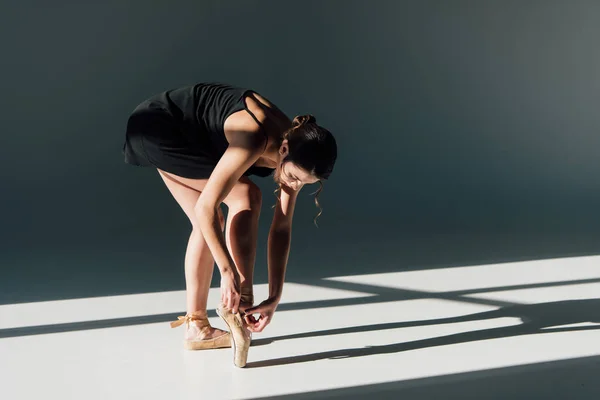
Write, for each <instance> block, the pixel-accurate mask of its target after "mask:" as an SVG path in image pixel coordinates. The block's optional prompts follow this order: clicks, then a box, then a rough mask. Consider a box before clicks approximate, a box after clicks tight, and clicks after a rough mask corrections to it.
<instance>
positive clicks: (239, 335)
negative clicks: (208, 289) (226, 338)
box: [216, 304, 251, 368]
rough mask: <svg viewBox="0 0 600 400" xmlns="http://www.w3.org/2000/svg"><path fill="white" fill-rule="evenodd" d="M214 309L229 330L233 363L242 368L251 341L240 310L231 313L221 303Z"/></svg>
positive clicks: (244, 364) (246, 358)
mask: <svg viewBox="0 0 600 400" xmlns="http://www.w3.org/2000/svg"><path fill="white" fill-rule="evenodd" d="M216 311H217V314H218V315H219V316H220V317H221V318H222V319H223V321H225V323H226V324H227V326H228V327H229V331H230V332H231V339H232V340H231V344H232V347H233V364H234V365H235V366H236V367H238V368H244V367H245V366H246V362H247V360H248V349H249V348H250V342H251V332H250V331H249V330H248V329H247V328H246V322H245V321H244V317H242V314H241V313H240V312H237V313H235V314H234V313H232V312H231V310H230V309H228V308H225V307H223V305H222V304H221V305H220V306H219V307H218V308H217V310H216Z"/></svg>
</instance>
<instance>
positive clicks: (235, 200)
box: [223, 177, 262, 310]
mask: <svg viewBox="0 0 600 400" xmlns="http://www.w3.org/2000/svg"><path fill="white" fill-rule="evenodd" d="M223 202H224V203H225V204H226V205H227V207H228V213H227V222H226V228H225V230H226V242H227V248H228V249H229V252H230V254H231V256H232V257H233V260H234V261H235V264H236V267H237V270H238V272H239V274H240V284H241V291H242V300H243V302H240V309H242V310H244V309H246V308H248V307H251V306H252V299H251V295H252V293H253V291H252V284H253V276H254V263H255V260H256V243H257V239H258V219H259V216H260V209H261V205H262V196H261V192H260V188H259V187H258V186H257V185H256V184H255V183H254V182H252V181H251V180H250V179H249V178H248V177H243V178H241V179H240V181H239V183H238V184H237V185H235V186H234V188H233V189H232V190H231V192H230V193H229V194H228V195H227V197H226V198H225V200H224V201H223Z"/></svg>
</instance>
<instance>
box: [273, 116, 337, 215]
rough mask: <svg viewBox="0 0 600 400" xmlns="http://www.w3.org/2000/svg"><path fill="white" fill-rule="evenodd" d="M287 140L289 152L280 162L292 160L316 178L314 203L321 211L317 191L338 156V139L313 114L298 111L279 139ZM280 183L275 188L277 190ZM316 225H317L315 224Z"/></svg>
mask: <svg viewBox="0 0 600 400" xmlns="http://www.w3.org/2000/svg"><path fill="white" fill-rule="evenodd" d="M286 139H287V141H288V146H289V152H288V154H287V156H286V157H285V158H284V159H283V160H282V162H284V163H285V162H293V163H294V164H295V165H297V166H298V167H300V168H302V169H304V170H305V171H307V172H308V173H310V174H311V175H313V176H314V177H316V178H317V179H318V180H319V184H320V187H319V189H318V190H317V191H316V192H314V193H311V194H315V193H316V196H315V204H316V205H317V207H319V213H318V214H317V216H316V217H315V219H314V223H315V225H317V218H318V217H319V216H320V215H321V213H322V212H323V209H322V208H321V206H320V204H319V194H320V193H321V191H322V190H323V182H322V181H323V180H326V179H328V178H329V176H330V175H331V173H332V172H333V166H334V165H335V161H336V159H337V143H336V141H335V138H334V137H333V135H332V134H331V132H329V131H328V130H327V129H325V128H323V127H322V126H319V125H318V124H317V120H316V118H315V117H314V116H312V115H310V114H307V115H298V116H296V117H295V118H294V120H293V121H292V127H291V128H290V129H288V130H287V131H285V132H284V133H283V135H282V137H281V141H283V140H286ZM280 189H281V186H280V187H279V188H278V189H277V190H275V192H277V191H279V190H280ZM317 227H318V225H317Z"/></svg>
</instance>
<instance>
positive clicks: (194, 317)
mask: <svg viewBox="0 0 600 400" xmlns="http://www.w3.org/2000/svg"><path fill="white" fill-rule="evenodd" d="M192 321H204V322H206V325H208V319H207V318H206V316H205V315H203V314H200V313H192V314H186V315H184V316H179V317H177V321H173V322H171V328H177V327H178V326H181V325H183V324H184V323H185V324H186V327H188V328H189V326H190V322H192ZM203 325H204V324H203ZM203 327H204V326H201V327H200V326H199V328H203Z"/></svg>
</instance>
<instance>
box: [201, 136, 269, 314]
mask: <svg viewBox="0 0 600 400" xmlns="http://www.w3.org/2000/svg"><path fill="white" fill-rule="evenodd" d="M265 140H266V139H265V137H264V135H263V134H262V133H260V132H242V131H238V132H229V133H228V141H229V147H228V148H227V150H225V153H224V154H223V156H222V157H221V159H220V160H219V162H218V163H217V165H216V167H215V169H214V170H213V172H212V173H211V175H210V178H209V179H208V181H207V183H206V185H205V187H204V190H203V191H202V193H201V194H200V197H199V198H198V201H197V203H196V205H195V207H194V211H195V213H196V216H197V218H198V225H199V226H200V230H201V231H202V235H203V236H204V240H205V241H206V244H207V245H208V247H209V249H210V251H211V253H212V255H213V257H214V259H215V262H216V264H217V266H218V268H219V271H220V272H221V278H222V284H221V301H222V302H223V304H224V305H225V306H226V307H228V308H231V309H232V311H233V312H234V313H235V312H237V306H238V305H239V287H237V286H239V275H238V273H237V270H236V268H235V262H234V260H233V258H232V256H231V254H229V251H228V250H227V246H226V244H225V237H224V235H223V232H222V231H221V226H220V223H219V218H218V213H217V207H218V206H219V205H220V204H221V203H222V202H223V200H224V199H225V198H226V197H227V195H228V194H229V192H230V191H231V189H232V188H233V187H234V186H235V184H236V183H237V182H238V180H239V179H240V178H241V177H242V176H243V174H244V172H245V171H246V170H247V169H248V168H250V166H252V164H254V163H255V162H256V160H258V158H259V157H260V155H261V154H262V152H263V149H264V141H265Z"/></svg>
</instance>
